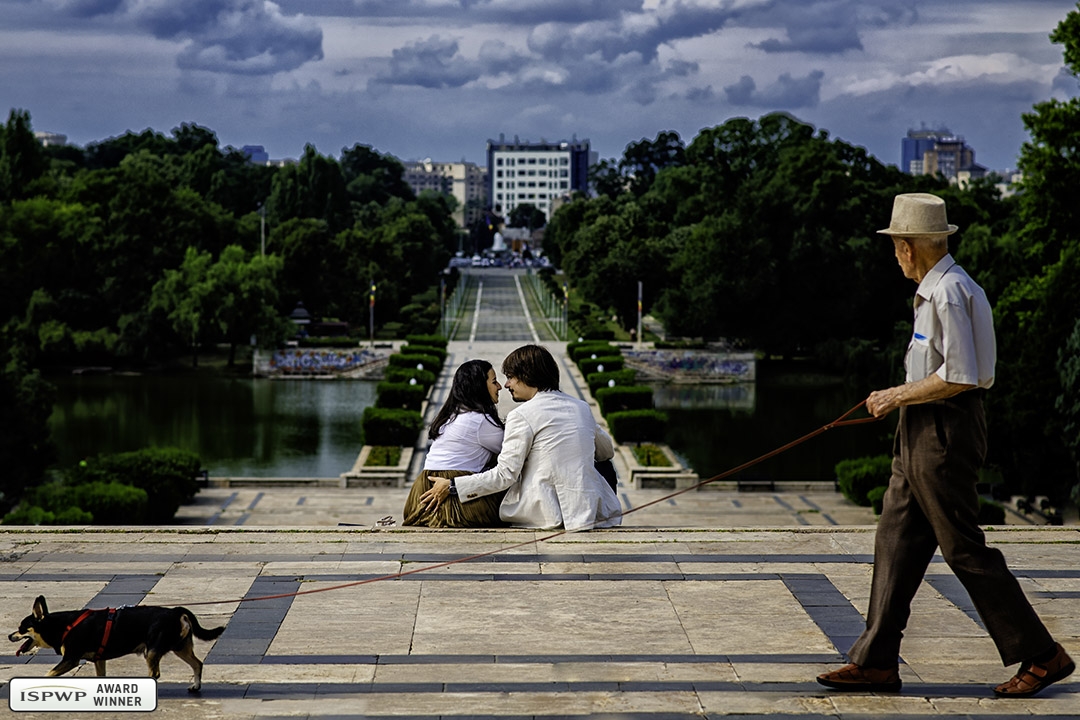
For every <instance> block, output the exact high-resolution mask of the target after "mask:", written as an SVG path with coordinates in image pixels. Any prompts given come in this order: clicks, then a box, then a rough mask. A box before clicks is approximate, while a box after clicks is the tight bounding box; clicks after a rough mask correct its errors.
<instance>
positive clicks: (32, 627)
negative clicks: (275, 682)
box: [8, 595, 225, 692]
mask: <svg viewBox="0 0 1080 720" xmlns="http://www.w3.org/2000/svg"><path fill="white" fill-rule="evenodd" d="M224 631H225V628H224V626H222V627H217V628H214V629H212V630H207V629H206V628H204V627H202V626H200V625H199V621H198V620H197V619H196V618H195V615H194V613H192V612H191V611H190V610H188V609H186V608H182V607H178V608H165V607H154V606H150V605H136V606H129V607H121V608H115V609H113V608H110V609H107V610H67V611H64V612H57V613H50V612H49V606H48V605H47V604H46V603H45V596H44V595H38V597H37V599H36V600H34V611H33V613H31V614H30V615H27V616H26V618H25V619H24V620H23V621H22V622H21V623H19V629H18V630H17V631H15V632H13V633H11V634H10V635H8V640H10V641H11V642H19V641H20V640H24V641H25V642H23V644H22V646H21V647H20V648H19V649H18V650H17V651H16V652H15V654H16V655H21V654H23V653H24V652H28V651H30V650H35V649H37V648H46V647H51V648H52V649H54V650H56V652H57V654H58V655H63V659H62V660H61V661H60V662H59V663H57V664H56V667H54V668H53V669H52V670H50V671H49V673H48V677H55V676H57V675H63V674H64V673H66V672H68V671H69V670H72V669H74V668H75V667H76V666H77V665H78V664H79V660H91V661H93V663H94V669H95V670H96V671H97V674H98V677H104V676H105V661H106V660H112V659H113V658H118V657H121V656H123V655H130V654H131V653H140V654H141V655H143V656H144V657H145V658H146V666H147V668H148V669H149V670H150V677H152V678H154V679H157V678H159V677H161V671H160V669H159V667H158V666H159V664H160V662H161V658H162V656H164V655H166V654H167V653H168V652H169V651H172V652H174V653H176V655H177V656H178V657H179V658H180V659H181V660H183V661H184V662H186V663H187V664H188V665H190V666H191V669H192V670H193V671H194V672H195V682H194V683H192V685H191V687H189V688H188V691H189V692H198V691H199V688H200V687H202V669H203V664H202V662H201V661H200V660H199V658H197V657H195V648H194V642H193V641H192V636H194V637H197V638H199V639H200V640H214V639H215V638H217V637H218V636H219V635H221V633H223V632H224Z"/></svg>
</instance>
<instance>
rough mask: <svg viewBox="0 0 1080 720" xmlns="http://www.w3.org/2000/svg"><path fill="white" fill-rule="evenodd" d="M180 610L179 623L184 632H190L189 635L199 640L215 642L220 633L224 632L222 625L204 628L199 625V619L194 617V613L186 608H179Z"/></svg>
mask: <svg viewBox="0 0 1080 720" xmlns="http://www.w3.org/2000/svg"><path fill="white" fill-rule="evenodd" d="M180 610H181V611H183V615H181V616H180V622H181V624H182V625H183V626H185V627H184V630H190V632H191V634H192V635H194V636H195V637H197V638H199V639H200V640H216V639H217V638H218V637H219V636H220V635H221V633H223V632H225V626H224V625H222V626H221V627H216V628H204V627H203V626H202V625H200V624H199V619H198V618H197V617H195V613H193V612H191V611H190V610H188V609H187V608H180ZM184 634H186V633H184Z"/></svg>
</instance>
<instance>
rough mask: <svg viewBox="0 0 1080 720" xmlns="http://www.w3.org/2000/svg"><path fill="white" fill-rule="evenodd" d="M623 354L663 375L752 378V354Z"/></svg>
mask: <svg viewBox="0 0 1080 720" xmlns="http://www.w3.org/2000/svg"><path fill="white" fill-rule="evenodd" d="M623 355H624V356H625V357H626V359H627V361H628V362H632V363H633V364H635V365H640V366H644V367H645V368H647V369H649V370H653V371H655V372H658V373H660V374H663V375H688V376H697V377H710V378H729V379H732V380H736V381H752V380H753V379H754V375H755V372H754V371H755V363H754V359H753V355H745V354H741V355H733V354H730V353H710V352H700V351H693V350H684V351H678V350H630V351H624V352H623Z"/></svg>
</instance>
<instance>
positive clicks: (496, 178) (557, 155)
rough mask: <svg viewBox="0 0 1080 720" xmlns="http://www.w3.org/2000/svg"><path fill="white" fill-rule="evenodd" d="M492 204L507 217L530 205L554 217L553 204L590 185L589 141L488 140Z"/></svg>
mask: <svg viewBox="0 0 1080 720" xmlns="http://www.w3.org/2000/svg"><path fill="white" fill-rule="evenodd" d="M487 158H488V202H489V203H490V204H491V205H492V207H493V208H495V207H497V208H499V210H497V212H498V213H499V214H500V215H502V216H504V217H506V216H508V215H509V214H510V212H511V211H512V210H513V209H514V208H516V207H517V206H518V205H523V204H525V203H528V204H530V205H533V206H534V207H537V208H539V209H540V210H542V211H543V213H544V215H545V217H548V218H550V217H551V212H552V209H553V207H552V201H553V200H555V199H557V198H560V197H563V196H566V195H569V194H570V193H571V192H573V191H574V190H585V189H587V188H588V183H589V162H590V153H589V141H588V140H584V141H578V140H576V139H575V140H573V141H570V142H566V141H562V142H545V141H541V142H538V143H533V142H519V141H518V139H517V138H516V137H515V138H514V142H512V143H511V142H507V141H506V140H505V139H504V138H503V136H501V135H500V136H499V139H498V140H488V143H487Z"/></svg>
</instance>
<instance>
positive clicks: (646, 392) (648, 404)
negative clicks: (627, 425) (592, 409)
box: [593, 385, 653, 417]
mask: <svg viewBox="0 0 1080 720" xmlns="http://www.w3.org/2000/svg"><path fill="white" fill-rule="evenodd" d="M593 397H595V398H596V402H597V404H598V405H599V406H600V414H601V415H604V416H605V417H606V416H607V414H608V413H612V412H619V411H622V410H652V409H653V392H652V388H651V387H649V386H648V385H616V386H615V387H606V386H605V387H601V388H598V389H597V390H596V392H594V393H593Z"/></svg>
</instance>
